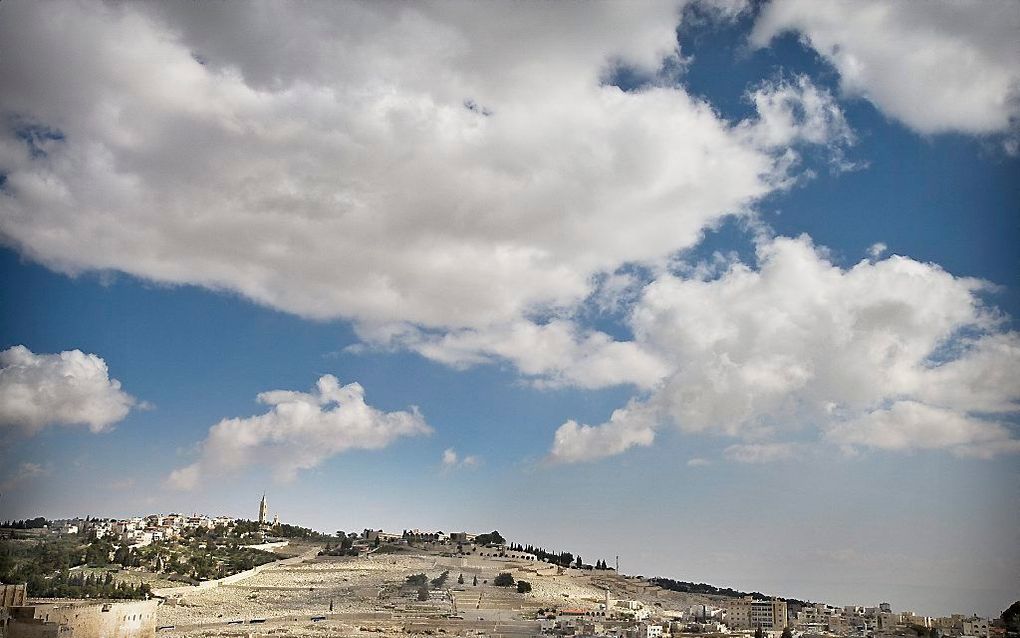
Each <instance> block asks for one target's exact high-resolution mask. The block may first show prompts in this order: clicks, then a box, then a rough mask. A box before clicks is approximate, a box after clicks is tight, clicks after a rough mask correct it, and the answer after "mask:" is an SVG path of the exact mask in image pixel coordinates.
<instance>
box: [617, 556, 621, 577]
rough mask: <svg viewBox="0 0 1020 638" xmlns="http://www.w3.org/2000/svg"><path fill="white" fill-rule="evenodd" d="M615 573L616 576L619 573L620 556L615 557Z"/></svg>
mask: <svg viewBox="0 0 1020 638" xmlns="http://www.w3.org/2000/svg"><path fill="white" fill-rule="evenodd" d="M616 573H617V574H619V573H620V556H619V555H617V557H616Z"/></svg>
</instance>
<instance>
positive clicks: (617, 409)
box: [0, 0, 1020, 616]
mask: <svg viewBox="0 0 1020 638" xmlns="http://www.w3.org/2000/svg"><path fill="white" fill-rule="evenodd" d="M1018 29H1020V4H1017V3H1015V2H994V1H993V2H963V1H959V2H951V3H950V2H933V3H914V2H895V1H889V2H871V1H864V2H856V3H845V2H836V1H824V0H823V1H819V0H811V1H808V0H771V1H769V2H763V3H753V4H750V3H744V2H741V1H740V0H711V1H710V0H700V1H698V0H692V1H691V2H655V3H652V2H649V3H626V4H623V3H616V4H614V3H598V4H584V5H581V4H577V3H572V2H561V3H512V4H511V3H503V4H498V3H486V4H474V3H460V2H451V3H416V4H390V3H366V4H361V3H353V2H351V3H343V4H337V3H319V2H308V3H300V4H281V3H251V4H245V5H240V4H234V3H208V4H199V3H185V2H171V3H155V2H153V3H148V2H138V3H130V4H126V3H108V4H107V3H95V2H52V3H30V2H4V3H2V4H0V118H2V119H0V122H2V126H0V282H2V285H0V307H2V313H0V519H6V518H24V517H31V516H37V515H44V516H47V517H51V518H54V517H68V516H76V515H86V514H87V515H93V516H118V517H120V516H129V515H139V514H144V513H150V512H171V511H175V512H205V513H210V514H221V513H223V514H229V515H234V516H241V517H248V518H251V517H254V516H255V515H256V512H257V509H256V508H257V505H258V500H259V498H260V497H261V495H262V494H263V493H266V494H267V497H268V501H269V507H270V511H271V512H273V513H278V514H279V516H280V518H281V519H282V520H284V521H286V522H291V523H295V524H300V525H305V526H309V527H312V528H315V529H319V530H323V531H332V530H336V529H344V530H360V529H362V528H365V527H372V528H382V529H387V530H396V531H399V530H402V529H406V528H421V529H440V530H444V531H457V530H472V531H477V532H481V531H488V530H491V529H498V530H499V531H500V532H502V533H503V534H504V535H505V536H507V537H508V538H509V539H511V540H515V541H519V542H524V543H532V544H536V545H541V546H545V547H547V548H549V549H552V550H561V551H571V552H574V553H575V554H578V553H579V554H581V556H582V557H583V558H584V559H585V561H586V562H595V560H597V559H606V560H608V561H609V562H610V564H612V563H613V562H614V560H615V557H616V556H617V555H618V556H619V557H620V558H619V560H620V566H621V569H622V571H624V572H625V573H629V574H642V575H645V576H664V577H670V578H674V579H678V580H690V581H699V582H709V583H712V584H715V585H718V586H728V587H734V588H737V589H742V590H746V591H751V590H759V591H764V592H768V593H772V594H777V595H784V596H795V597H798V598H802V599H810V600H818V601H825V602H830V603H833V604H869V605H874V604H877V603H878V602H882V601H888V602H890V603H892V605H893V607H894V608H895V609H900V610H902V609H912V610H915V611H917V612H918V613H927V614H943V613H949V612H961V613H979V614H983V615H995V616H997V615H998V614H999V613H1000V612H1001V611H1002V610H1003V609H1005V608H1006V606H1008V605H1009V604H1010V603H1011V602H1012V601H1013V600H1015V599H1016V598H1018V597H1020V588H1018V583H1017V580H1016V574H1017V573H1020V552H1018V551H1017V548H1018V547H1020V532H1018V530H1020V489H1018V488H1020V464H1018V459H1020V418H1018V414H1020V382H1018V381H1017V380H1018V379H1020V332H1018V325H1017V317H1018V316H1020V289H1018V283H1020V277H1018V275H1020V252H1018V251H1017V249H1016V246H1017V244H1018V241H1020V157H1018V156H1020V40H1018V39H1017V38H1016V37H1015V36H1016V33H1017V30H1018Z"/></svg>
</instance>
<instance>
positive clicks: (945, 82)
mask: <svg viewBox="0 0 1020 638" xmlns="http://www.w3.org/2000/svg"><path fill="white" fill-rule="evenodd" d="M1018 30H1020V11H1017V9H1016V3H1015V2H1012V1H1010V0H1000V1H995V0H991V1H989V0H971V1H959V2H909V1H906V0H900V1H894V2H886V1H877V0H868V1H863V2H853V3H849V2H841V1H839V0H773V2H771V3H769V4H767V5H766V6H765V7H764V8H763V9H762V11H761V13H760V14H759V16H758V19H757V22H756V24H755V26H754V30H753V32H752V34H751V43H752V44H753V45H756V46H767V45H768V43H769V42H770V41H771V40H772V39H773V38H775V37H776V36H778V35H780V34H782V33H784V32H789V31H793V32H797V33H799V34H800V35H801V37H802V38H803V40H804V41H805V42H806V43H807V44H808V45H809V46H811V47H812V48H814V49H815V51H817V52H818V53H819V54H820V55H821V56H823V57H824V58H825V59H827V60H828V61H829V62H830V63H832V65H833V66H834V67H835V68H836V70H837V71H838V72H839V75H840V88H841V90H842V91H843V92H844V93H845V94H846V95H849V96H859V97H863V98H866V99H867V100H869V101H871V102H872V103H873V104H874V105H875V106H876V107H878V108H879V109H880V110H882V111H883V112H884V113H886V114H888V115H889V116H891V117H893V118H895V119H897V120H900V121H901V122H903V123H905V124H906V125H907V126H909V127H910V128H912V129H915V130H917V131H919V132H921V133H941V132H945V131H960V132H963V133H972V134H990V133H1003V132H1007V131H1009V130H1010V129H1011V128H1013V127H1015V126H1016V124H1015V122H1016V118H1017V116H1018V114H1020V39H1018V38H1017V32H1018Z"/></svg>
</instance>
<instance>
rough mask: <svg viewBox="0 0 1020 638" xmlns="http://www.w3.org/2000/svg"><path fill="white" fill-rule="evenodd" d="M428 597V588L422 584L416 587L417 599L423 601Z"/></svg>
mask: <svg viewBox="0 0 1020 638" xmlns="http://www.w3.org/2000/svg"><path fill="white" fill-rule="evenodd" d="M428 599H429V588H428V587H426V586H424V585H422V586H421V587H419V588H418V600H422V601H424V600H428Z"/></svg>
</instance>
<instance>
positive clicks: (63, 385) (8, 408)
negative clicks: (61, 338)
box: [0, 346, 135, 435]
mask: <svg viewBox="0 0 1020 638" xmlns="http://www.w3.org/2000/svg"><path fill="white" fill-rule="evenodd" d="M133 405H135V399H134V397H132V396H131V395H129V394H127V393H126V392H124V391H123V390H121V388H120V381H118V380H116V379H111V378H110V374H109V370H108V369H107V367H106V362H105V361H103V359H102V358H101V357H98V356H96V355H94V354H85V353H83V352H82V351H80V350H68V351H65V352H60V353H58V354H35V353H33V352H32V351H31V350H29V349H28V348H26V347H25V346H14V347H12V348H8V349H7V350H4V351H3V352H0V427H3V426H6V427H9V428H16V429H18V430H20V431H21V432H23V433H24V434H28V435H31V434H35V433H37V432H39V431H40V430H42V429H43V428H45V427H46V426H49V425H83V426H87V427H88V428H89V430H91V431H92V432H105V431H107V430H109V429H110V428H111V427H112V426H113V425H114V424H115V423H117V422H118V421H120V420H122V419H123V418H124V417H126V416H127V414H128V412H130V410H131V407H132V406H133Z"/></svg>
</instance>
